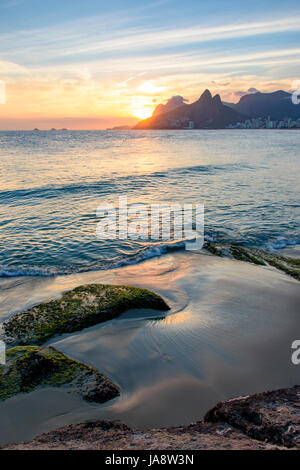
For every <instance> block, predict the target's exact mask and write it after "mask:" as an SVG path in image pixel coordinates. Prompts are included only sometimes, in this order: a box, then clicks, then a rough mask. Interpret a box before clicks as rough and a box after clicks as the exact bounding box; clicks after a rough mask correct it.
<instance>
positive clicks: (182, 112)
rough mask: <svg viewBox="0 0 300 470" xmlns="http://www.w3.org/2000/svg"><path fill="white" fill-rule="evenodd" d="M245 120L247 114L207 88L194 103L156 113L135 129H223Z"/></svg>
mask: <svg viewBox="0 0 300 470" xmlns="http://www.w3.org/2000/svg"><path fill="white" fill-rule="evenodd" d="M244 120H245V116H243V115H242V114H241V113H239V112H238V111H236V110H235V109H232V108H229V107H228V106H225V105H224V104H223V103H222V102H221V98H220V96H219V95H215V96H214V97H212V95H211V93H210V91H209V90H205V91H204V93H203V94H202V95H201V96H200V98H199V99H198V100H197V101H195V102H194V103H191V104H185V103H183V104H181V106H178V107H176V108H175V109H172V110H171V111H168V112H163V113H156V114H155V115H153V116H152V117H150V118H148V119H144V120H143V121H140V122H139V123H138V124H137V125H136V126H135V127H134V129H185V128H190V129H191V128H195V129H223V128H225V127H226V126H227V125H228V124H235V123H236V122H238V121H244Z"/></svg>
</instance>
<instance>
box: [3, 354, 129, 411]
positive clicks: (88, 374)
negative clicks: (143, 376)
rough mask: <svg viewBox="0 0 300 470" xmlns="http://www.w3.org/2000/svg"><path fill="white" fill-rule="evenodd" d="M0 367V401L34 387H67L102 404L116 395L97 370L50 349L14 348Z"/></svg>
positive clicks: (113, 387)
mask: <svg viewBox="0 0 300 470" xmlns="http://www.w3.org/2000/svg"><path fill="white" fill-rule="evenodd" d="M6 359H7V362H6V364H5V365H0V401H3V400H6V399H8V398H10V397H12V396H14V395H18V394H19V393H28V392H31V391H33V390H34V389H35V388H36V387H47V386H48V387H62V386H63V387H67V388H68V389H69V390H70V391H72V392H75V393H76V394H78V395H80V396H81V397H82V398H83V399H85V400H87V401H92V402H97V403H104V402H106V401H108V400H111V399H112V398H115V397H117V396H119V395H120V392H119V390H118V388H117V387H116V386H115V385H114V384H113V383H111V382H110V381H109V380H108V379H107V378H106V377H104V376H103V375H102V374H100V373H99V372H98V371H97V370H95V369H93V368H92V367H89V366H87V365H85V364H82V363H80V362H77V361H73V360H72V359H69V358H68V357H66V356H65V355H64V354H62V353H60V352H59V351H57V350H56V349H54V348H52V347H44V348H39V347H37V346H18V347H15V348H11V349H9V350H8V351H7V353H6Z"/></svg>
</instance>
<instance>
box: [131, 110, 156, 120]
mask: <svg viewBox="0 0 300 470" xmlns="http://www.w3.org/2000/svg"><path fill="white" fill-rule="evenodd" d="M133 115H134V116H135V117H137V118H139V119H147V118H149V117H150V116H152V110H151V109H149V108H136V109H135V110H134V111H133Z"/></svg>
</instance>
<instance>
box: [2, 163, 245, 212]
mask: <svg viewBox="0 0 300 470" xmlns="http://www.w3.org/2000/svg"><path fill="white" fill-rule="evenodd" d="M241 168H242V169H246V170H251V169H252V168H253V167H251V166H250V165H247V164H242V165H241V164H240V165H238V164H235V163H228V164H225V165H209V164H208V165H191V166H186V167H178V168H171V169H168V170H167V171H156V172H153V173H145V174H136V175H125V176H123V175H120V176H119V177H117V178H113V179H112V178H103V179H102V180H99V181H90V182H77V183H74V184H72V183H71V184H64V185H61V186H58V185H51V186H41V187H31V188H26V189H16V190H4V191H0V200H1V203H4V204H5V203H8V204H9V203H11V202H13V201H17V200H19V199H21V200H23V199H24V198H26V199H35V198H38V199H40V198H45V199H52V198H59V197H65V196H67V195H73V194H82V193H85V194H89V193H93V194H94V195H104V194H109V195H111V194H114V193H116V194H117V193H119V192H122V193H124V191H125V190H126V191H131V190H132V189H136V188H137V187H139V186H144V185H145V184H150V185H151V186H153V185H157V184H159V179H160V178H162V179H164V178H168V179H172V178H176V179H177V178H179V177H182V178H185V176H191V175H193V174H194V175H195V176H197V175H198V173H203V174H207V175H212V174H215V173H218V172H221V173H225V172H233V171H240V170H241ZM163 184H165V183H164V182H163ZM120 188H121V191H120Z"/></svg>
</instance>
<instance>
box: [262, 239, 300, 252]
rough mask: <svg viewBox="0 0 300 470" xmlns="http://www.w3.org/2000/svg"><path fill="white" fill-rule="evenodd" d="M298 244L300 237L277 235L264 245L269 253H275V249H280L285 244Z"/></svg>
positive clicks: (284, 246) (285, 245)
mask: <svg viewBox="0 0 300 470" xmlns="http://www.w3.org/2000/svg"><path fill="white" fill-rule="evenodd" d="M299 244H300V238H296V239H295V238H293V239H288V238H285V237H278V238H277V239H276V240H273V241H271V242H268V243H266V244H265V247H266V249H267V250H268V251H269V252H270V253H275V252H276V251H277V250H282V249H283V248H286V247H287V246H295V245H299Z"/></svg>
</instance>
